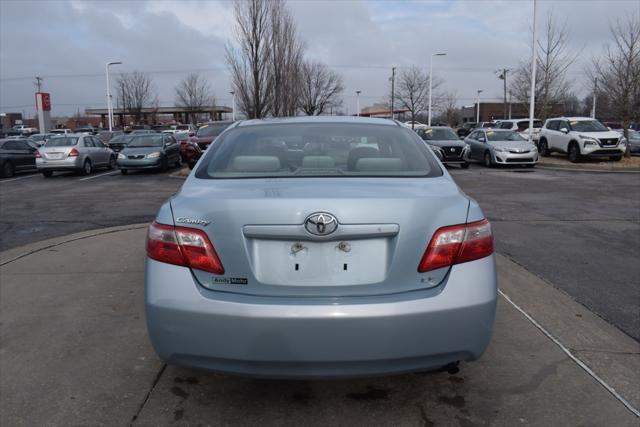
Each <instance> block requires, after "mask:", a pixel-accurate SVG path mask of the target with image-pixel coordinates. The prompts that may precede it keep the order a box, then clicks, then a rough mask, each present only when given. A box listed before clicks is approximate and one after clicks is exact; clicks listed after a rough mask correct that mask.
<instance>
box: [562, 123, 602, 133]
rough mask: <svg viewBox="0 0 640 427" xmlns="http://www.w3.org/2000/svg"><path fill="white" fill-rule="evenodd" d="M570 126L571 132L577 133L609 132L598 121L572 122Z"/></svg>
mask: <svg viewBox="0 0 640 427" xmlns="http://www.w3.org/2000/svg"><path fill="white" fill-rule="evenodd" d="M569 125H570V126H571V130H574V131H576V132H604V131H607V130H609V129H607V128H606V127H605V126H604V125H603V124H602V123H600V122H599V121H597V120H571V121H570V122H569Z"/></svg>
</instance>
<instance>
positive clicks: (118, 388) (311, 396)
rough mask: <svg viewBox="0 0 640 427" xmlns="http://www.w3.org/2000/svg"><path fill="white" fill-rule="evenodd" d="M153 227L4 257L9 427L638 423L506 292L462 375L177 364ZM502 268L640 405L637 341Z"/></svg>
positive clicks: (2, 312) (2, 359)
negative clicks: (337, 375)
mask: <svg viewBox="0 0 640 427" xmlns="http://www.w3.org/2000/svg"><path fill="white" fill-rule="evenodd" d="M145 231H146V225H145V224H140V225H137V226H129V227H121V228H116V229H106V230H103V231H101V232H98V233H84V234H81V235H73V236H68V237H66V238H59V239H54V240H49V241H47V242H43V243H41V244H34V245H29V246H27V247H26V248H25V247H22V248H17V249H15V250H12V251H8V252H3V253H2V262H1V263H2V264H3V265H2V266H0V277H1V278H2V286H0V372H2V381H0V396H2V398H1V399H0V424H1V425H7V426H9V425H11V426H14V425H15V426H21V425H24V426H31V425H60V426H63V425H65V426H66V425H136V426H138V425H140V426H151V425H153V426H162V425H203V426H204V425H227V424H234V425H256V424H261V425H300V424H304V425H372V424H376V425H394V426H395V425H416V426H418V425H422V426H424V425H428V426H432V425H451V426H470V425H495V426H513V425H535V426H549V425H615V426H636V425H637V424H638V417H637V416H636V415H634V414H633V413H632V410H630V409H629V408H628V407H625V406H624V403H623V401H622V400H620V399H618V398H616V397H614V395H613V394H612V392H611V391H610V390H607V389H606V388H605V386H604V385H603V384H602V383H599V382H598V381H597V380H596V377H595V376H592V375H590V374H589V373H587V372H586V370H585V369H583V368H581V367H580V366H579V365H578V364H577V363H576V362H575V361H574V360H572V359H571V358H570V357H569V355H568V353H567V352H565V351H563V350H562V348H560V347H559V346H558V345H557V344H556V343H555V342H553V341H552V340H551V339H550V337H549V336H548V335H546V334H545V333H544V332H543V330H542V329H540V328H538V327H537V326H536V325H534V324H533V323H532V321H531V320H530V319H528V318H527V317H525V316H524V315H523V314H522V312H520V311H519V310H518V309H517V308H516V307H514V306H513V305H512V304H510V303H509V301H508V300H507V299H506V298H504V297H500V299H499V302H498V312H497V319H496V325H495V330H494V336H493V339H492V342H491V344H490V346H489V349H488V350H487V352H486V353H485V355H484V356H483V357H482V358H481V359H480V360H479V361H476V362H473V363H463V364H461V366H460V368H461V369H460V371H459V372H451V373H448V372H431V373H423V374H407V375H397V376H390V377H381V378H367V379H345V380H333V381H276V380H254V379H245V378H238V377H230V376H225V375H217V374H212V373H207V372H200V371H195V370H188V369H182V368H176V367H172V366H165V365H164V364H162V363H161V362H160V361H159V360H158V359H157V357H156V356H155V354H154V352H153V350H152V348H151V346H150V344H149V342H148V339H147V335H146V328H145V323H144V310H143V288H142V279H143V262H142V261H143V258H144V243H143V242H144V234H145ZM97 260H99V261H97ZM498 272H499V278H498V280H499V286H500V288H501V290H502V291H504V292H506V293H507V294H510V295H511V297H513V298H514V300H515V301H516V302H517V303H518V304H522V305H523V307H524V308H525V309H526V310H529V309H531V312H532V313H534V315H535V316H536V318H537V319H538V320H539V322H540V323H541V324H543V327H548V328H549V329H550V333H552V334H554V336H556V337H558V339H560V340H562V341H564V342H565V343H566V344H568V345H570V346H571V349H570V350H571V352H570V353H569V354H573V353H574V352H576V353H579V354H580V357H583V355H587V352H590V353H589V354H591V359H588V360H589V364H590V366H592V369H593V370H594V371H595V375H597V376H598V378H601V379H604V381H605V383H606V384H607V385H610V386H613V387H615V390H616V392H617V393H619V394H621V396H622V398H623V399H626V401H627V403H628V404H630V405H632V406H631V407H632V408H634V407H635V408H638V405H639V404H640V391H638V390H637V384H638V383H640V369H638V367H639V366H640V363H639V362H640V360H639V359H640V356H639V355H640V345H639V344H638V343H637V342H636V341H634V340H633V339H631V338H629V337H627V336H626V335H625V334H623V333H621V332H620V331H619V330H618V329H616V328H615V327H613V326H611V325H609V324H607V323H606V322H604V321H603V320H602V319H600V318H599V317H598V316H596V315H594V314H593V313H591V312H589V310H587V309H585V308H584V307H583V306H581V305H580V304H578V303H576V302H575V301H573V300H572V299H571V298H568V297H566V296H565V295H564V294H562V293H561V292H559V291H558V290H557V289H555V288H553V287H552V286H549V285H548V284H546V283H545V282H544V281H542V280H540V279H538V278H537V277H536V276H535V275H532V274H530V273H528V272H527V271H526V270H525V269H523V268H522V267H520V266H518V265H517V264H516V263H513V262H512V261H510V260H509V259H508V258H505V257H502V256H500V257H498ZM527 292H534V294H535V301H532V299H531V298H530V295H527ZM559 304H561V305H559ZM583 352H584V353H583Z"/></svg>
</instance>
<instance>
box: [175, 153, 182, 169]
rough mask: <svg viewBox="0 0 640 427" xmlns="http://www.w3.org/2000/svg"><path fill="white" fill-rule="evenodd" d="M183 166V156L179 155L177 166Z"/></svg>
mask: <svg viewBox="0 0 640 427" xmlns="http://www.w3.org/2000/svg"><path fill="white" fill-rule="evenodd" d="M181 167H182V156H178V160H176V168H178V169H180V168H181Z"/></svg>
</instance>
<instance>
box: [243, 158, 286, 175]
mask: <svg viewBox="0 0 640 427" xmlns="http://www.w3.org/2000/svg"><path fill="white" fill-rule="evenodd" d="M280 167H281V166H280V159H279V158H278V157H276V156H238V157H236V158H234V159H233V164H232V169H233V170H234V171H235V172H278V171H280Z"/></svg>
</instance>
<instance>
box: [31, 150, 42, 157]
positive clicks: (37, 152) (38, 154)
mask: <svg viewBox="0 0 640 427" xmlns="http://www.w3.org/2000/svg"><path fill="white" fill-rule="evenodd" d="M33 155H34V156H36V158H38V159H41V158H42V155H41V154H40V152H39V151H38V150H36V151H35V153H33Z"/></svg>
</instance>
